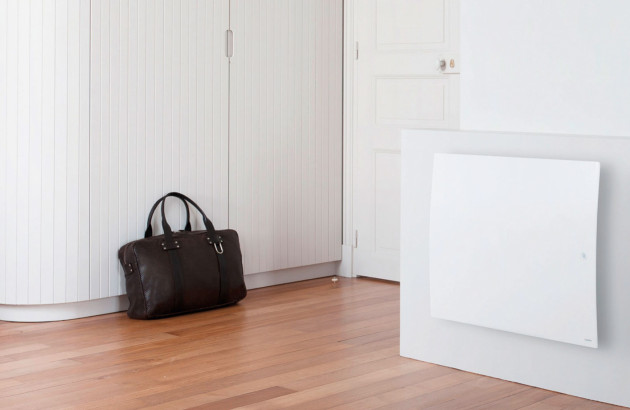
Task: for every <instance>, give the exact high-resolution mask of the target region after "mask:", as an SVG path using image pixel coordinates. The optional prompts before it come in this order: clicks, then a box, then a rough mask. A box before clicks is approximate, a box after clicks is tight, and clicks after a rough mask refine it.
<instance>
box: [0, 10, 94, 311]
mask: <svg viewBox="0 0 630 410" xmlns="http://www.w3.org/2000/svg"><path fill="white" fill-rule="evenodd" d="M89 24H90V2H89V0H49V1H31V2H28V1H22V0H0V186H1V187H2V189H0V303H7V304H39V303H58V302H73V301H76V300H80V299H85V298H86V297H87V295H88V287H89V284H88V281H87V277H85V275H82V273H83V272H84V269H85V267H86V266H87V265H88V259H87V255H88V235H89V217H88V213H89V210H88V206H89V186H88V184H89V180H88V175H89V168H88V162H87V159H88V152H89V151H88V150H89V146H88V143H89V141H88V134H89V112H88V98H89V63H90V60H89V58H90V57H89V55H90V54H89V53H90V50H89V45H90V44H89V38H90V37H89V36H90V26H89Z"/></svg>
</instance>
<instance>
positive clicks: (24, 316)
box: [0, 262, 346, 322]
mask: <svg viewBox="0 0 630 410" xmlns="http://www.w3.org/2000/svg"><path fill="white" fill-rule="evenodd" d="M340 265H341V262H328V263H321V264H317V265H311V266H302V267H299V268H292V269H283V270H279V271H273V272H262V273H256V274H252V275H245V284H246V286H247V289H249V290H251V289H257V288H263V287H267V286H275V285H281V284H284V283H290V282H298V281H302V280H309V279H316V278H323V277H327V276H332V275H335V274H339V273H338V272H339V270H340ZM344 276H346V275H344ZM128 307H129V301H128V299H127V295H121V296H112V297H108V298H102V299H94V300H87V301H83V302H75V303H58V304H47V305H0V321H7V322H51V321H58V320H69V319H78V318H82V317H89V316H96V315H104V314H107V313H114V312H122V311H125V310H127V308H128Z"/></svg>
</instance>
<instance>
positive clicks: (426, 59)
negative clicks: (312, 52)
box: [353, 0, 459, 281]
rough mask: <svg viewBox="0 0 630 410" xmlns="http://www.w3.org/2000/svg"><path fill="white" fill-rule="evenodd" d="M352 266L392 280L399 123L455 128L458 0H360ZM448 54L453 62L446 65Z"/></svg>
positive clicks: (396, 263)
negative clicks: (440, 65)
mask: <svg viewBox="0 0 630 410" xmlns="http://www.w3.org/2000/svg"><path fill="white" fill-rule="evenodd" d="M355 7H356V18H357V48H358V50H356V51H357V56H358V59H357V61H356V63H357V64H356V67H357V71H356V76H357V82H356V84H357V88H356V91H355V98H356V101H357V122H356V127H355V137H354V144H355V145H354V156H355V161H354V165H353V166H354V170H353V181H354V198H353V204H354V206H353V209H354V211H353V212H354V215H353V220H354V228H355V230H356V243H355V246H356V248H355V249H354V254H353V273H354V274H355V275H357V276H370V277H375V278H381V279H386V280H393V281H398V280H399V266H400V258H399V253H400V131H401V130H402V129H404V128H456V127H457V126H458V114H459V113H458V109H459V104H458V99H459V96H458V95H459V90H458V88H459V87H458V82H459V75H457V74H445V73H444V72H442V71H440V69H439V68H438V67H437V62H438V61H439V60H441V59H444V60H445V62H446V67H445V70H446V72H449V71H450V72H458V70H459V67H458V59H457V51H458V47H459V46H458V42H459V41H458V25H459V21H458V8H459V1H458V0H364V1H363V0H360V1H358V2H357V3H356V6H355ZM451 60H453V61H452V65H453V67H452V68H451Z"/></svg>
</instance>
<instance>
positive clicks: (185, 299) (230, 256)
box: [118, 192, 247, 319]
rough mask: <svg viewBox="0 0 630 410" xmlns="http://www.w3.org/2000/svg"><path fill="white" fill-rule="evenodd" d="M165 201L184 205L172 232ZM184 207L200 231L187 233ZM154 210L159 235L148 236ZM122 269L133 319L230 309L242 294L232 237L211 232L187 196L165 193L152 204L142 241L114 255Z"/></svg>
mask: <svg viewBox="0 0 630 410" xmlns="http://www.w3.org/2000/svg"><path fill="white" fill-rule="evenodd" d="M168 197H176V198H179V199H181V200H182V201H183V202H184V204H185V205H186V227H185V230H184V231H179V232H173V231H172V230H171V227H170V226H169V224H168V222H167V221H166V216H165V213H164V204H165V202H166V199H167V198H168ZM188 203H190V205H192V206H194V207H195V208H197V210H198V211H199V212H200V213H201V215H202V217H203V224H204V226H205V228H206V230H204V231H191V228H190V213H189V209H188ZM158 205H161V206H160V212H161V214H162V228H163V229H164V234H163V235H158V236H152V235H153V229H152V228H151V218H152V216H153V212H154V211H155V209H156V208H157V206H158ZM118 259H120V263H121V264H122V266H123V270H124V271H125V279H126V284H127V296H128V297H129V310H127V315H128V316H129V317H130V318H133V319H158V318H162V317H167V316H173V315H179V314H183V313H191V312H198V311H201V310H207V309H214V308H218V307H221V306H227V305H232V304H234V303H237V302H238V301H240V300H242V299H243V298H244V297H245V296H246V295H247V289H246V288H245V281H244V279H243V258H242V255H241V248H240V244H239V240H238V234H237V233H236V231H234V230H231V229H226V230H221V231H217V230H215V229H214V226H213V225H212V222H210V220H209V219H208V217H207V216H206V214H205V213H204V212H203V211H202V210H201V208H199V206H198V205H197V204H196V203H195V202H193V201H192V200H191V199H190V198H188V197H187V196H185V195H182V194H180V193H178V192H171V193H169V194H167V195H165V196H163V197H162V198H160V199H158V201H157V202H156V203H155V204H154V205H153V208H152V209H151V211H150V212H149V219H148V221H147V230H146V232H145V234H144V239H139V240H137V241H133V242H129V243H128V244H126V245H124V246H123V247H122V248H120V250H119V251H118Z"/></svg>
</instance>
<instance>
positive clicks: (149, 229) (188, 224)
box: [144, 192, 192, 238]
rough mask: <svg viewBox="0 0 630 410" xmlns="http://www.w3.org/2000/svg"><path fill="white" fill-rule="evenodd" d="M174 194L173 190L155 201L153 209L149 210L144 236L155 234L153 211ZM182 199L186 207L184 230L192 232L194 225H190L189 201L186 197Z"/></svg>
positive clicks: (148, 236)
mask: <svg viewBox="0 0 630 410" xmlns="http://www.w3.org/2000/svg"><path fill="white" fill-rule="evenodd" d="M172 194H173V192H171V193H169V194H166V195H164V196H163V197H162V198H160V199H158V200H157V201H155V203H154V204H153V206H152V207H151V211H149V218H147V229H146V230H145V231H144V237H145V238H150V237H152V236H153V227H152V226H151V219H153V213H154V212H155V210H156V209H157V207H158V205H159V204H160V202H162V201H164V200H165V198H166V197H168V196H174V195H172ZM180 199H181V198H180ZM181 201H182V202H183V203H184V206H185V207H186V226H185V227H184V230H185V231H189V232H190V231H192V226H191V225H190V209H189V207H188V202H186V201H185V200H184V199H181Z"/></svg>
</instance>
